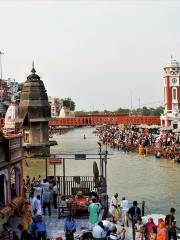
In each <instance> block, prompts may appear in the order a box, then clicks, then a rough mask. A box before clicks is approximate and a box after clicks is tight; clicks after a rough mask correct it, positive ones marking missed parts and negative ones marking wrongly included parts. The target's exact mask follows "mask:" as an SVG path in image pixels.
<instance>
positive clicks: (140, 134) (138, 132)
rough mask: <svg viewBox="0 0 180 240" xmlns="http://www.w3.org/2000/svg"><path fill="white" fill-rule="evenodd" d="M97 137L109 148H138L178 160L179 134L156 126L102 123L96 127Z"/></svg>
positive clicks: (179, 154) (145, 152)
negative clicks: (145, 126)
mask: <svg viewBox="0 0 180 240" xmlns="http://www.w3.org/2000/svg"><path fill="white" fill-rule="evenodd" d="M96 133H97V134H98V135H99V139H100V141H101V142H102V143H103V144H106V145H107V146H109V147H111V148H117V149H118V150H120V149H123V150H124V151H132V150H139V153H140V154H142V155H146V154H148V153H151V154H155V155H156V156H157V157H158V156H163V157H164V158H171V159H174V160H176V161H177V162H178V161H179V160H180V153H179V146H180V134H179V133H173V132H172V131H160V130H159V129H157V128H154V129H146V128H141V127H139V126H133V125H129V126H123V127H121V126H117V125H115V126H112V125H102V126H100V127H98V128H97V129H96Z"/></svg>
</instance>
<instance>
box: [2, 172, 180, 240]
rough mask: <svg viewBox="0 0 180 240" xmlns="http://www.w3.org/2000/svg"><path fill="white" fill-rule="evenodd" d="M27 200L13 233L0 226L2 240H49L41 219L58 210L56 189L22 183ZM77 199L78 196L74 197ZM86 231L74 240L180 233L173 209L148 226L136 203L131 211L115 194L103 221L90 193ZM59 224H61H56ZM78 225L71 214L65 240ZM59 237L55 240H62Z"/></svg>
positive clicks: (136, 239)
mask: <svg viewBox="0 0 180 240" xmlns="http://www.w3.org/2000/svg"><path fill="white" fill-rule="evenodd" d="M24 188H25V190H24V191H25V192H26V197H25V200H24V203H23V206H22V209H21V214H22V222H21V223H20V224H19V225H18V227H17V229H16V230H15V231H12V229H11V228H10V226H9V225H8V223H5V224H4V225H3V232H2V233H1V234H0V239H1V240H48V234H47V226H46V223H45V221H44V218H43V215H46V209H48V215H49V216H51V208H52V207H53V209H57V185H56V183H55V182H54V181H53V180H52V181H47V180H42V179H41V176H39V177H38V178H37V179H35V178H33V179H30V177H29V176H27V177H26V179H25V180H24ZM76 197H78V195H77V196H76ZM87 210H88V213H89V219H88V229H87V230H86V231H83V232H82V234H79V235H78V236H79V238H78V236H77V238H76V239H81V240H88V239H94V240H105V239H108V240H118V239H121V240H125V239H127V236H126V231H127V230H128V229H129V228H130V229H132V236H133V240H143V239H146V240H171V239H174V240H176V239H177V237H176V231H177V230H180V229H179V228H178V227H177V226H176V220H175V217H174V214H175V209H174V208H171V209H170V212H169V214H168V215H167V216H166V218H164V219H162V218H160V219H158V224H155V223H154V221H153V218H149V219H148V221H147V223H144V222H143V221H142V220H143V218H142V212H141V209H140V208H139V207H138V203H137V201H134V202H133V205H132V206H131V207H130V206H129V202H128V200H127V199H126V198H125V197H122V200H121V201H120V200H119V198H118V194H117V193H116V194H114V196H112V198H111V200H110V203H109V209H108V214H107V215H106V218H105V219H104V218H102V216H100V215H101V214H100V213H101V210H102V206H101V203H100V202H99V197H98V194H97V193H95V192H92V194H91V197H90V201H89V205H88V206H87ZM58 221H61V220H58ZM77 228H78V224H77V222H76V220H75V219H74V218H73V214H72V212H69V213H68V217H67V219H66V220H65V222H64V235H65V239H66V240H74V239H75V233H76V232H77ZM62 239H63V238H62V237H58V238H57V240H62Z"/></svg>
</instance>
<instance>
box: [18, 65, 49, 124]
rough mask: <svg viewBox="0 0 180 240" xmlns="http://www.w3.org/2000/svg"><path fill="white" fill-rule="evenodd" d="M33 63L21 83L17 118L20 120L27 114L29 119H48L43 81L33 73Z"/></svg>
mask: <svg viewBox="0 0 180 240" xmlns="http://www.w3.org/2000/svg"><path fill="white" fill-rule="evenodd" d="M35 72H36V71H35V69H34V65H33V68H32V70H31V73H32V74H30V75H29V76H28V77H27V80H26V81H25V83H24V85H23V89H22V92H21V97H20V104H19V119H20V121H21V122H22V121H23V120H24V118H25V117H26V116H27V117H28V118H29V120H30V121H31V120H33V119H34V120H35V119H36V120H37V121H38V119H39V121H48V120H49V119H50V117H51V109H50V105H49V102H48V96H47V92H46V89H45V87H44V83H43V81H42V80H41V79H40V77H39V76H38V75H37V74H35Z"/></svg>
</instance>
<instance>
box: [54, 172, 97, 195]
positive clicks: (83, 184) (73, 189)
mask: <svg viewBox="0 0 180 240" xmlns="http://www.w3.org/2000/svg"><path fill="white" fill-rule="evenodd" d="M56 182H57V189H58V194H59V195H64V196H72V195H76V194H77V192H78V191H82V193H83V194H88V193H89V192H92V191H96V190H97V189H96V187H95V180H94V177H93V176H58V177H56Z"/></svg>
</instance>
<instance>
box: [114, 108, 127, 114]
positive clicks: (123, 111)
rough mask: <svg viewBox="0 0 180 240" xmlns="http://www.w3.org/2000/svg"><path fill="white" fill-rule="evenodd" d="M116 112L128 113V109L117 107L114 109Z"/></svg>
mask: <svg viewBox="0 0 180 240" xmlns="http://www.w3.org/2000/svg"><path fill="white" fill-rule="evenodd" d="M116 113H120V114H123V113H129V109H127V108H118V109H117V110H116Z"/></svg>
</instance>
